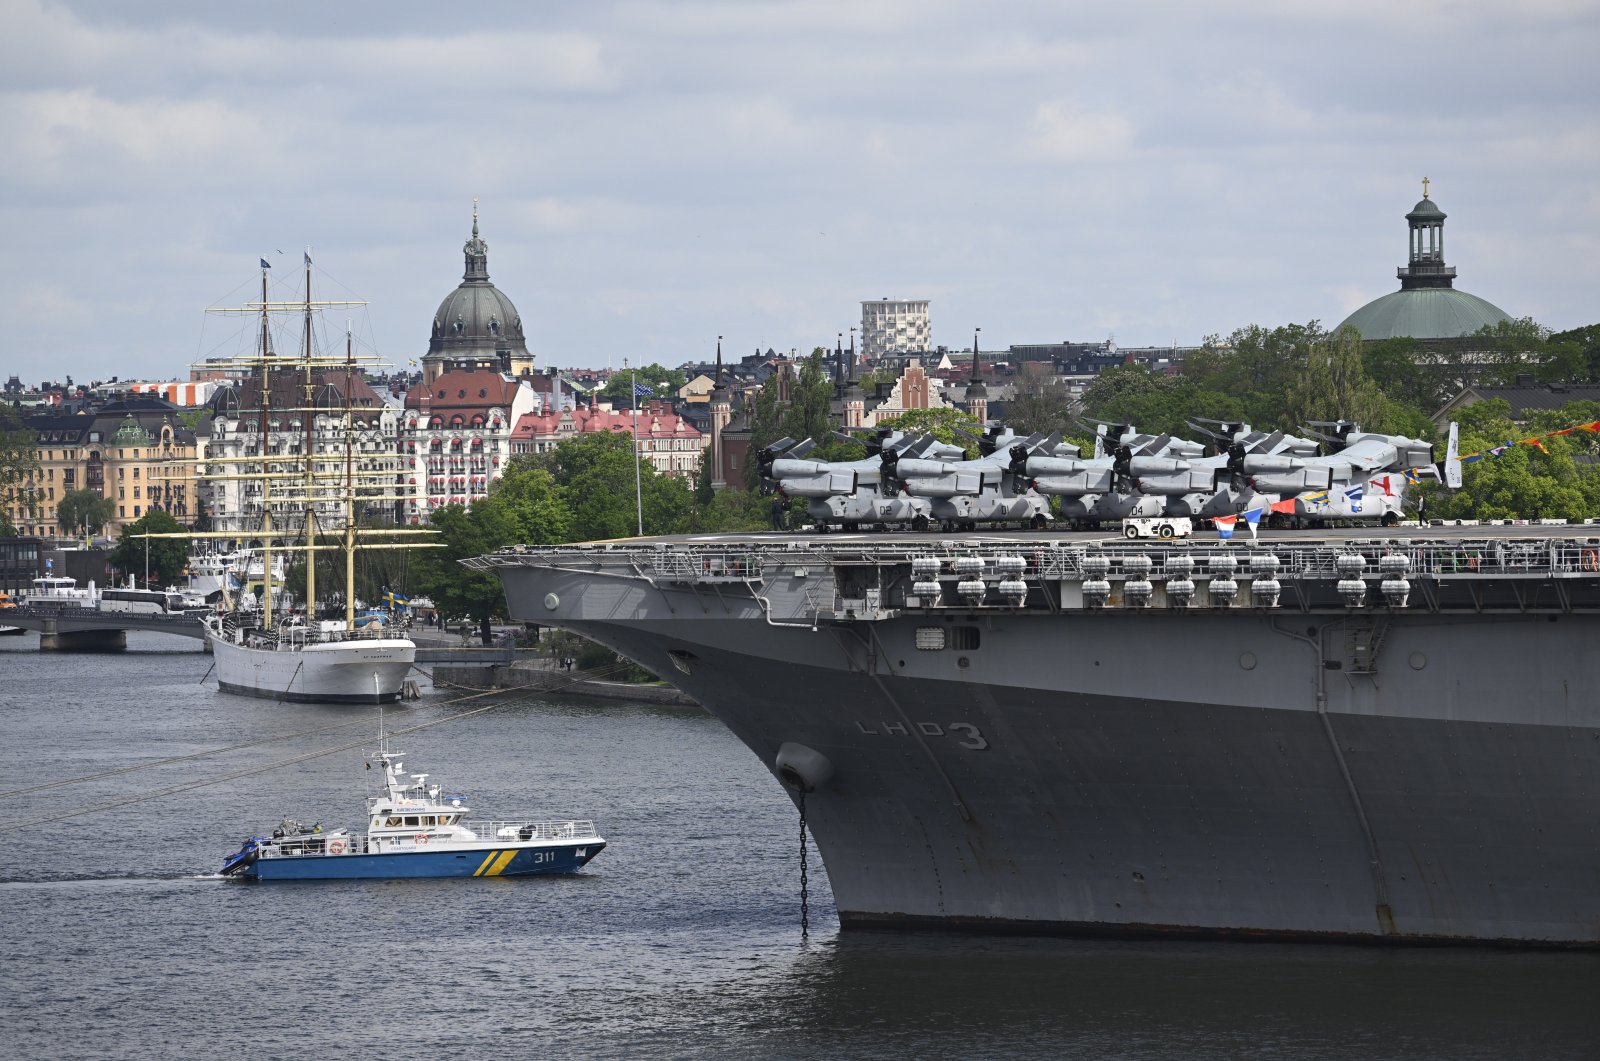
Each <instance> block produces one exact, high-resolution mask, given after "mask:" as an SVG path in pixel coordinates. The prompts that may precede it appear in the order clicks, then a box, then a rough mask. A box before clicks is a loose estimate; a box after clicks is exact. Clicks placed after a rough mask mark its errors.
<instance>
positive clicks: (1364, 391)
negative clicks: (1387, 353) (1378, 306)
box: [1284, 328, 1388, 431]
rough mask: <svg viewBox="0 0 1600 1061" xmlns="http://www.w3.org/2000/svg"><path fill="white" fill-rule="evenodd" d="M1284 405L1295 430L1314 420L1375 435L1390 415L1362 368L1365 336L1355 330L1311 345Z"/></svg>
mask: <svg viewBox="0 0 1600 1061" xmlns="http://www.w3.org/2000/svg"><path fill="white" fill-rule="evenodd" d="M1284 404H1285V407H1286V412H1287V414H1288V415H1287V419H1288V421H1289V422H1290V424H1291V425H1293V426H1294V427H1298V426H1299V425H1300V424H1304V423H1307V422H1309V421H1312V420H1352V421H1354V422H1355V423H1357V424H1360V425H1361V426H1362V427H1363V428H1365V429H1367V430H1369V431H1373V430H1378V428H1377V424H1378V422H1379V421H1380V420H1382V419H1383V417H1384V415H1385V414H1386V413H1387V411H1388V409H1387V406H1386V403H1385V402H1384V397H1383V394H1382V392H1381V391H1379V390H1378V386H1377V384H1375V383H1373V382H1372V380H1370V379H1368V378H1367V373H1366V369H1365V368H1364V367H1363V366H1362V361H1361V334H1360V333H1359V332H1357V331H1356V330H1355V329H1354V328H1341V329H1339V331H1338V332H1337V333H1335V334H1334V335H1331V336H1326V337H1324V338H1320V339H1318V340H1316V341H1315V342H1313V343H1312V344H1311V347H1310V349H1309V350H1308V351H1307V354H1306V357H1305V360H1304V361H1303V362H1302V363H1301V366H1300V374H1299V377H1298V378H1297V379H1296V380H1295V381H1294V384H1293V385H1292V386H1291V387H1290V388H1289V393H1288V395H1287V400H1286V401H1285V403H1284ZM1291 430H1292V428H1291Z"/></svg>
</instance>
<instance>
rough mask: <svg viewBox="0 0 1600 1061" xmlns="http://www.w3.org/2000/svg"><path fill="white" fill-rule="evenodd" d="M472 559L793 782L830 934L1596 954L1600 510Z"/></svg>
mask: <svg viewBox="0 0 1600 1061" xmlns="http://www.w3.org/2000/svg"><path fill="white" fill-rule="evenodd" d="M1352 534H1357V535H1359V536H1357V537H1350V535H1352ZM465 562H466V563H468V564H469V565H471V566H474V567H476V568H478V569H480V570H483V571H486V572H494V573H496V574H498V575H499V576H500V577H501V579H502V580H503V582H504V585H505V589H506V596H507V599H508V601H509V606H510V609H511V611H512V614H513V616H514V617H515V618H517V619H520V620H523V621H527V622H537V623H541V624H548V625H555V626H560V627H564V628H567V629H570V630H573V631H576V632H578V633H580V634H583V635H584V636H587V637H590V638H592V639H594V640H596V641H598V642H600V643H603V644H605V645H607V646H610V647H612V648H614V649H615V650H617V651H618V652H620V653H622V654H623V655H625V656H627V657H629V658H631V659H633V660H636V661H638V662H639V663H640V664H642V665H643V666H645V667H647V668H649V669H650V670H652V671H654V672H655V673H657V674H659V675H661V676H662V677H663V678H665V679H667V680H668V681H670V682H672V683H673V684H675V685H677V686H678V687H680V688H682V689H683V690H684V691H685V692H687V693H688V694H690V695H691V696H693V697H694V698H695V699H697V700H698V701H699V702H700V703H701V704H703V705H704V706H705V707H706V708H707V709H708V710H709V711H711V712H712V713H713V714H715V715H716V716H717V717H718V718H720V719H721V720H722V721H723V722H724V723H726V724H727V726H728V727H729V728H730V729H731V730H732V731H733V732H734V733H735V734H736V735H737V736H738V737H739V738H740V739H741V740H743V741H744V743H745V744H746V745H748V746H749V747H750V748H751V750H752V751H754V752H755V754H756V755H757V756H759V757H760V759H761V760H762V762H763V763H765V764H766V765H767V766H768V768H769V769H770V770H772V772H773V774H774V776H775V777H776V778H777V779H778V780H779V781H780V782H782V783H783V784H784V785H785V786H786V788H787V789H788V790H789V791H790V793H791V796H792V797H794V798H796V799H797V801H798V799H799V796H800V793H802V792H804V809H805V812H806V814H807V816H808V818H809V822H810V825H811V827H812V829H813V831H814V835H815V837H816V842H817V845H818V847H819V849H820V851H821V854H822V857H823V859H824V861H825V862H826V865H827V870H828V877H829V880H830V881H831V883H832V887H833V891H834V897H835V901H836V904H837V907H838V911H839V917H840V921H841V924H842V925H843V926H845V927H847V928H853V927H891V926H904V927H919V926H929V927H944V928H957V927H959V928H974V929H987V930H995V931H1024V932H1055V933H1071V934H1101V933H1104V934H1116V935H1127V936H1138V935H1162V936H1186V937H1259V938H1289V939H1326V940H1341V941H1375V942H1477V943H1487V942H1493V943H1512V944H1519V945H1540V946H1588V947H1593V946H1595V945H1600V697H1597V695H1596V690H1597V689H1600V654H1597V653H1595V652H1593V651H1591V649H1592V646H1594V645H1595V644H1596V643H1597V642H1600V528H1597V527H1572V528H1565V527H1561V528H1557V527H1515V528H1513V527H1495V528H1489V527H1463V528H1459V529H1457V528H1445V529H1440V528H1425V529H1406V528H1401V529H1399V530H1397V531H1381V530H1371V531H1359V532H1354V531H1348V530H1346V531H1338V530H1326V531H1314V532H1305V533H1295V534H1292V535H1281V536H1280V535H1275V534H1274V535H1268V534H1263V536H1262V538H1261V540H1260V541H1258V542H1237V541H1236V542H1232V543H1230V542H1220V541H1218V542H1209V541H1208V542H1181V541H1180V542H1160V543H1154V542H1152V543H1137V542H1124V541H1122V540H1120V539H1114V538H1103V539H1102V538H1097V537H1090V536H1085V535H1059V534H1034V533H1029V532H1018V533H1013V534H1008V535H992V536H967V537H958V536H922V535H877V536H830V537H829V538H828V539H826V540H823V539H807V538H804V537H798V536H784V535H779V534H773V535H747V536H719V537H704V538H689V539H685V538H673V539H633V540H626V541H617V542H599V543H589V544H583V545H568V546H550V547H515V548H512V549H509V550H506V551H502V552H499V553H495V554H493V555H490V556H484V557H479V558H476V559H473V560H468V561H465Z"/></svg>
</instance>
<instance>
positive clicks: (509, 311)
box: [422, 199, 533, 383]
mask: <svg viewBox="0 0 1600 1061" xmlns="http://www.w3.org/2000/svg"><path fill="white" fill-rule="evenodd" d="M462 249H463V251H464V252H465V254H466V272H465V273H464V274H463V275H462V278H461V284H460V285H459V286H458V287H457V288H456V289H455V290H454V291H452V292H450V294H448V295H446V296H445V298H444V301H443V302H441V303H439V309H438V311H437V312H436V313H434V315H433V334H432V336H431V338H430V339H429V341H428V352H427V353H426V354H424V355H423V357H422V364H423V379H424V381H425V382H429V383H431V382H433V380H434V379H436V378H437V377H438V376H439V375H440V374H441V373H443V372H445V371H446V370H448V369H452V368H462V369H493V370H497V371H500V372H504V373H509V374H511V375H531V374H532V372H533V355H532V354H530V353H528V344H527V341H526V339H525V338H524V335H523V331H522V315H521V314H520V313H518V312H517V307H516V306H515V305H513V304H512V302H511V300H510V299H509V298H507V297H506V296H505V293H504V292H502V291H501V290H500V289H499V288H497V287H495V286H494V284H492V283H490V282H489V244H488V243H486V242H484V240H483V239H482V237H480V236H479V235H478V202H477V200H476V199H474V200H473V202H472V237H471V238H470V239H468V240H467V242H466V245H465V246H464V247H463V248H462Z"/></svg>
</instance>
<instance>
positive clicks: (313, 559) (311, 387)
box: [300, 248, 317, 626]
mask: <svg viewBox="0 0 1600 1061" xmlns="http://www.w3.org/2000/svg"><path fill="white" fill-rule="evenodd" d="M305 291H306V302H305V371H306V378H305V396H304V399H303V400H302V401H301V403H300V445H301V446H302V447H303V448H304V453H305V458H306V459H305V486H304V488H303V490H302V492H303V493H304V495H305V506H306V513H305V515H306V625H307V626H310V625H311V624H312V623H314V622H315V621H316V617H317V553H316V550H315V549H314V548H313V546H315V545H316V537H317V501H316V491H315V489H314V487H315V483H314V482H313V477H314V475H315V468H314V465H313V462H314V461H315V460H316V448H317V447H316V426H317V414H316V413H315V412H314V411H313V405H312V402H313V399H314V397H315V394H314V391H315V389H316V378H315V377H314V376H313V375H312V372H311V366H312V362H313V361H314V359H315V358H314V355H313V353H312V350H311V250H310V248H307V249H306V289H305Z"/></svg>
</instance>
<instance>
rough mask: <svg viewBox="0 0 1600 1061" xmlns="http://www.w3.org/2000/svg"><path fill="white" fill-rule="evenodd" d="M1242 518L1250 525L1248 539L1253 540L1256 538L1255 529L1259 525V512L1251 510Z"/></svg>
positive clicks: (1256, 509)
mask: <svg viewBox="0 0 1600 1061" xmlns="http://www.w3.org/2000/svg"><path fill="white" fill-rule="evenodd" d="M1244 518H1245V520H1246V521H1247V522H1248V523H1249V524H1250V537H1252V538H1254V537H1255V536H1256V527H1257V526H1259V525H1260V523H1261V510H1260V509H1259V508H1252V509H1251V510H1250V511H1249V512H1246V513H1245V514H1244Z"/></svg>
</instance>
